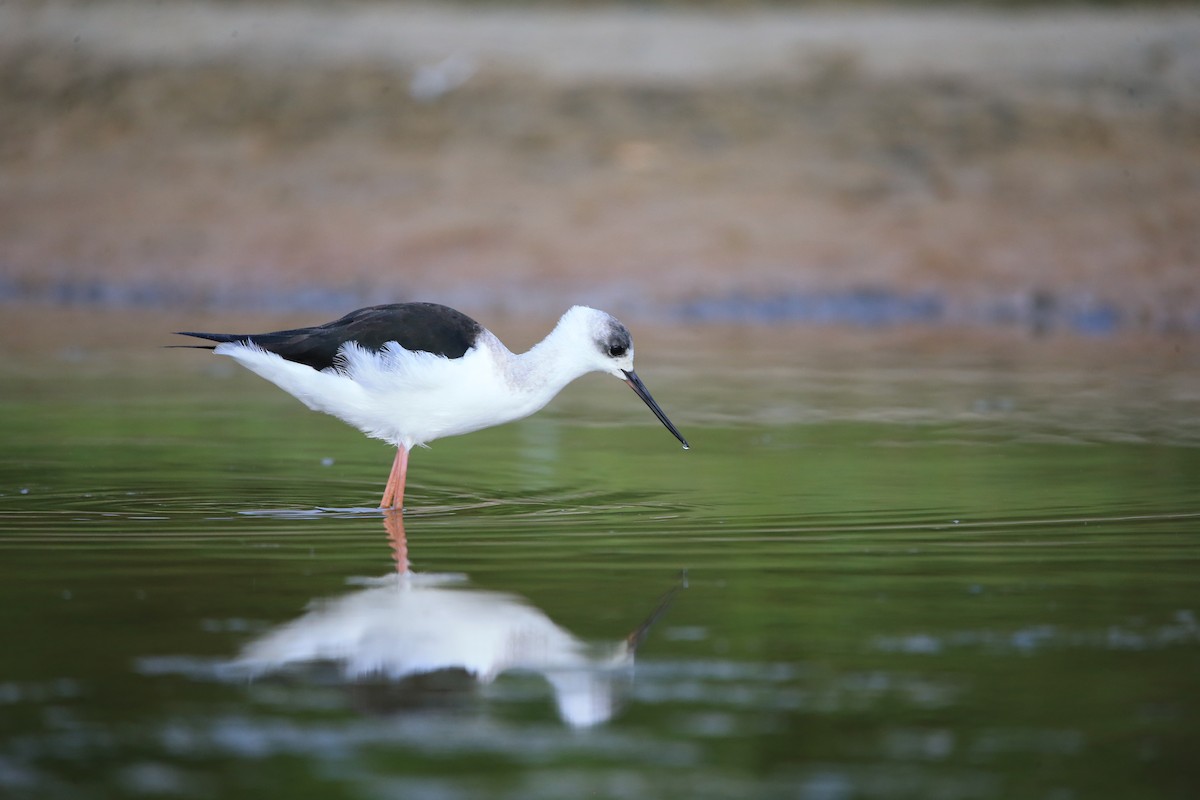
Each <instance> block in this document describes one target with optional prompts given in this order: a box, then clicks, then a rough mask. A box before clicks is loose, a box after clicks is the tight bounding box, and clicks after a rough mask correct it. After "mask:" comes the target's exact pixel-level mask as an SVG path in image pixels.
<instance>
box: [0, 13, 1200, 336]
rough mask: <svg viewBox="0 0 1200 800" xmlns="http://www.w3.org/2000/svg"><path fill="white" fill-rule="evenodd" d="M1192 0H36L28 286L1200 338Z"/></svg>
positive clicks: (320, 305)
mask: <svg viewBox="0 0 1200 800" xmlns="http://www.w3.org/2000/svg"><path fill="white" fill-rule="evenodd" d="M1197 220H1200V13H1197V10H1196V7H1195V6H1193V5H1155V4H1151V5H1142V4H1137V5H1125V4H1109V3H1105V4H1098V5H1078V4H1053V3H1051V4H1032V3H991V4H987V3H985V4H980V5H972V6H965V5H960V4H954V3H928V4H926V3H919V4H918V3H898V4H879V5H876V4H861V3H853V4H838V3H820V4H790V3H753V2H710V3H700V4H689V3H636V4H634V3H628V4H600V3H570V2H544V3H543V2H539V3H523V4H503V3H491V2H485V3H475V4H472V3H458V4H452V5H451V4H432V3H431V4H408V3H395V2H369V1H367V0H359V1H356V2H315V1H307V2H306V1H303V0H290V1H289V0H277V1H275V2H270V1H268V0H256V2H203V1H202V0H178V1H171V0H168V1H166V2H150V1H149V0H91V1H90V2H69V1H68V0H9V2H5V3H3V4H0V299H3V300H6V301H9V302H22V303H23V302H30V301H36V302H40V303H49V304H55V305H84V306H89V307H91V306H102V307H106V308H114V307H115V308H126V307H150V308H173V307H188V308H196V307H203V308H209V309H214V310H234V309H246V308H249V309H258V310H285V311H294V310H301V309H303V310H309V309H312V310H317V309H321V310H325V311H330V312H341V311H344V310H347V309H348V308H351V307H354V306H356V305H361V304H367V303H373V302H386V301H397V300H407V299H429V300H438V301H441V302H446V303H450V304H452V305H456V306H458V307H461V308H463V309H464V310H466V311H468V312H469V313H472V314H474V315H477V316H479V317H481V318H482V317H484V316H485V315H486V314H487V313H501V312H508V313H517V314H521V313H524V312H526V311H531V310H537V311H539V312H540V313H548V312H547V311H546V309H547V308H550V309H552V310H554V311H555V312H557V310H558V309H560V308H561V307H562V306H564V305H566V304H569V303H572V302H588V303H590V304H593V305H599V306H602V307H605V308H608V309H610V310H612V311H614V312H615V313H618V314H620V315H625V316H633V317H637V316H641V317H643V318H646V317H654V318H660V319H665V320H668V321H669V320H688V321H694V320H715V321H755V322H757V321H763V322H773V321H787V322H834V323H846V324H850V325H879V324H889V323H917V324H922V323H935V324H944V323H965V324H978V325H987V326H991V325H1004V326H1020V327H1024V328H1028V329H1029V330H1032V331H1035V332H1046V331H1051V330H1071V331H1077V332H1082V333H1087V334H1109V333H1115V332H1120V331H1129V330H1137V331H1154V332H1170V331H1189V330H1191V331H1194V330H1197V329H1200V292H1198V291H1197V290H1198V287H1200V282H1198V281H1197V277H1198V276H1200V263H1198V261H1200V225H1198V224H1197Z"/></svg>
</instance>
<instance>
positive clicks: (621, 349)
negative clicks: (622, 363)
mask: <svg viewBox="0 0 1200 800" xmlns="http://www.w3.org/2000/svg"><path fill="white" fill-rule="evenodd" d="M608 354H609V355H610V356H612V357H613V358H620V357H621V356H623V355H625V345H623V344H610V345H609V346H608Z"/></svg>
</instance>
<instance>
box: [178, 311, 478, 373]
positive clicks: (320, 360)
mask: <svg viewBox="0 0 1200 800" xmlns="http://www.w3.org/2000/svg"><path fill="white" fill-rule="evenodd" d="M482 330H483V326H481V325H480V324H479V323H478V322H476V321H475V320H473V319H471V318H470V317H468V316H467V315H466V314H463V313H462V312H459V311H455V310H454V309H453V308H448V307H446V306H442V305H438V304H437V303H391V304H389V305H383V306H370V307H369V308H360V309H358V310H357V311H351V312H350V313H349V314H347V315H346V316H344V317H342V318H341V319H338V320H334V321H333V322H327V323H325V324H324V325H315V326H313V327H311V328H295V329H293V330H288V331H272V332H270V333H197V332H194V331H177V333H179V334H181V335H183V336H195V337H197V338H199V339H208V340H209V341H213V342H251V343H253V344H256V345H258V346H259V347H261V348H262V349H264V350H269V351H270V352H272V353H278V354H279V355H281V356H283V357H284V358H286V359H287V360H288V361H295V362H296V363H298V364H305V365H307V366H310V367H312V368H313V369H318V370H319V369H326V368H327V367H332V366H333V365H334V361H335V359H336V357H337V354H338V350H339V349H341V346H342V345H343V344H345V343H346V342H357V343H358V345H359V346H360V347H364V348H366V349H368V350H376V351H378V350H381V349H382V348H383V346H384V344H386V343H387V342H396V343H397V344H399V345H400V346H401V347H403V348H404V349H405V350H422V351H424V352H426V353H433V354H434V355H439V356H445V357H446V358H462V356H463V354H464V353H466V352H467V350H469V349H470V348H471V347H473V346H474V345H475V340H476V339H477V338H478V337H479V334H480V332H481V331H482ZM210 349H211V348H210Z"/></svg>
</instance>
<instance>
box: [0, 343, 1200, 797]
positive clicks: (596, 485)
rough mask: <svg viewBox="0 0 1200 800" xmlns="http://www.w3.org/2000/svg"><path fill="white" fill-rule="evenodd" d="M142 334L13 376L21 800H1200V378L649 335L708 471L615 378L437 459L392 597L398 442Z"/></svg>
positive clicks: (1185, 355)
mask: <svg viewBox="0 0 1200 800" xmlns="http://www.w3.org/2000/svg"><path fill="white" fill-rule="evenodd" d="M110 321H111V320H110ZM156 326H157V327H156ZM133 328H134V330H135V331H137V333H136V335H135V334H124V336H125V337H126V338H120V337H118V340H117V341H114V342H111V343H106V342H105V341H104V336H105V333H104V331H105V325H103V324H100V323H96V324H95V327H94V329H87V330H84V331H82V332H80V334H79V336H78V341H77V342H75V343H73V344H70V345H62V346H60V345H58V344H48V345H46V347H45V348H44V349H42V350H40V351H36V352H32V351H31V352H23V351H22V350H21V348H19V347H16V346H14V344H13V343H12V342H6V347H5V349H6V351H7V352H8V353H11V354H12V356H11V357H10V358H9V359H8V360H7V361H6V362H5V364H4V365H3V366H2V367H0V381H2V383H0V402H2V406H0V411H2V412H3V413H2V414H0V441H2V442H3V452H2V453H0V641H3V642H4V645H5V646H4V652H3V655H0V795H3V796H5V797H17V798H25V797H29V798H34V797H36V798H58V797H70V798H89V797H250V796H259V797H261V796H294V797H326V798H341V797H347V798H359V797H365V798H374V797H388V798H390V797H404V798H439V799H440V798H467V797H502V798H575V797H598V798H625V797H629V798H642V797H672V798H673V797H678V798H705V797H713V798H717V797H720V798H724V797H756V798H757V797H762V798H814V799H818V800H828V799H830V798H838V799H840V798H860V797H863V798H1012V797H1022V798H1095V797H1105V798H1108V797H1111V798H1128V797H1139V798H1141V797H1177V798H1189V797H1195V796H1197V793H1198V792H1200V767H1198V766H1197V763H1196V753H1197V752H1200V725H1198V724H1197V720H1198V719H1200V499H1197V492H1196V484H1197V477H1198V476H1200V446H1198V445H1200V380H1197V378H1196V375H1197V366H1198V365H1200V360H1198V359H1197V358H1196V356H1195V353H1194V345H1192V344H1191V343H1185V344H1187V346H1186V347H1182V348H1181V347H1180V346H1179V345H1178V344H1174V345H1168V346H1166V347H1165V351H1166V353H1167V354H1166V355H1164V356H1161V357H1159V356H1145V355H1144V354H1142V352H1141V350H1139V349H1138V348H1132V350H1131V352H1133V353H1134V355H1132V356H1130V355H1123V354H1122V352H1123V351H1122V352H1117V351H1118V350H1119V348H1115V347H1113V346H1111V345H1109V344H1106V343H1089V342H1084V343H1081V344H1079V345H1078V346H1062V345H1061V343H1059V344H1058V345H1050V344H1043V343H1037V342H1022V341H1020V340H1017V341H1013V342H1001V343H999V344H998V345H997V344H996V343H994V342H992V343H980V342H971V341H963V342H954V341H953V339H954V337H949V339H950V341H944V342H942V341H939V342H938V343H935V344H932V345H923V346H900V345H897V344H895V343H894V342H893V343H892V344H889V341H890V340H889V334H887V333H881V334H878V335H868V334H863V335H857V336H853V337H849V338H845V339H838V338H837V337H833V338H835V339H836V342H835V344H833V345H828V344H827V340H828V339H829V338H830V337H832V336H833V334H830V333H828V332H822V331H819V330H817V331H813V330H802V331H787V330H777V329H746V330H737V331H710V330H678V331H665V332H656V333H654V334H652V335H649V336H647V338H646V339H645V340H642V339H639V365H638V366H639V373H640V374H642V376H643V377H644V378H645V379H646V381H647V383H648V384H649V385H650V388H651V389H652V390H653V391H654V393H655V395H656V397H657V398H658V400H659V401H660V403H661V404H662V405H663V407H664V408H665V409H666V411H667V412H668V414H670V415H671V416H672V418H673V419H674V421H675V422H676V423H677V424H678V425H679V427H680V428H681V430H682V431H683V432H684V434H685V435H686V436H688V438H689V440H690V441H691V442H692V444H693V449H692V450H691V451H689V452H683V451H681V450H680V449H679V447H678V445H677V444H675V442H674V440H673V439H672V438H671V437H670V435H669V434H668V433H667V432H666V431H664V430H663V429H662V428H661V427H659V426H658V425H657V423H656V422H655V420H654V419H653V418H652V417H651V416H650V414H649V413H648V412H647V411H646V409H645V408H644V406H642V405H641V403H640V402H639V401H638V400H637V398H636V397H634V396H633V395H632V393H630V392H629V391H628V390H627V389H626V388H625V387H623V386H622V385H621V384H620V383H619V382H618V381H613V380H611V379H609V378H606V377H603V376H591V377H589V378H586V379H584V380H583V381H581V382H580V383H579V384H577V385H576V386H573V387H571V388H570V389H569V390H568V392H566V393H565V394H564V396H562V397H560V398H559V399H558V400H556V401H555V403H553V404H552V406H551V407H550V408H549V409H547V410H546V411H545V412H543V413H542V414H540V415H538V416H537V417H534V418H532V419H530V420H527V421H525V422H522V423H517V424H513V425H509V426H505V427H502V428H498V429H494V430H491V431H485V432H481V433H478V434H474V435H471V436H468V437H463V438H460V439H452V440H445V441H441V442H437V443H435V446H434V448H433V449H432V450H429V451H419V452H417V453H415V454H414V456H413V460H412V466H411V472H410V488H409V495H408V498H407V499H408V505H409V511H408V513H407V514H406V516H405V518H404V527H405V532H406V534H407V555H408V558H409V559H410V561H411V568H412V570H413V573H412V575H411V576H409V577H407V578H397V577H396V576H395V574H394V561H393V559H394V557H395V554H394V552H393V547H392V541H391V540H390V539H389V528H388V526H387V524H386V523H387V520H385V518H384V517H383V516H382V515H381V514H380V513H379V512H376V511H373V510H371V509H370V506H371V505H372V504H373V503H375V502H377V499H378V495H379V493H380V491H381V490H382V484H383V481H384V479H385V478H386V476H387V470H388V467H389V466H390V463H391V453H390V452H389V451H388V449H387V447H386V446H385V445H382V444H380V443H377V442H371V441H368V440H366V439H364V438H363V437H361V436H359V435H358V434H357V433H355V432H354V431H352V430H350V429H348V428H346V427H344V426H343V425H341V424H340V423H338V422H337V421H336V420H331V419H328V418H324V417H320V416H318V415H314V414H312V413H311V412H308V411H306V410H305V409H304V408H303V407H301V406H300V405H299V404H298V403H296V402H295V401H294V400H291V399H290V398H288V397H286V396H285V395H282V394H281V393H280V392H278V390H276V389H274V388H273V387H271V386H270V385H268V384H266V383H265V382H263V381H261V380H259V379H257V378H255V377H254V376H252V375H249V374H246V373H242V372H239V371H237V370H235V369H232V368H230V367H228V365H224V364H221V363H218V359H216V358H214V357H212V356H210V355H207V354H203V353H199V352H195V351H172V350H158V349H153V351H152V352H150V351H148V350H147V348H146V347H145V346H144V345H145V339H146V336H147V334H146V333H145V330H147V329H149V330H150V331H151V333H150V334H149V338H150V339H151V343H152V344H153V345H158V344H165V343H170V339H169V337H159V335H158V333H157V331H158V330H159V329H160V328H161V329H162V330H169V328H168V327H163V326H161V325H159V323H158V322H157V321H154V320H147V321H146V322H145V324H144V325H133ZM634 328H635V335H636V334H637V326H636V325H635V326H634ZM1153 347H1154V348H1159V349H1163V348H1160V345H1158V344H1154V345H1153ZM1056 348H1057V349H1056ZM1155 352H1157V350H1156V351H1155ZM392 533H393V535H394V531H393V532H392ZM389 576H390V577H389ZM656 610H657V611H658V612H659V613H657V614H656V613H655V612H656ZM514 619H515V620H518V621H521V620H523V622H519V624H517V628H516V630H517V633H516V634H513V635H511V636H508V638H506V639H504V641H502V642H500V644H499V645H496V643H495V642H492V641H491V639H492V638H494V637H493V634H495V633H496V632H497V631H498V630H501V629H505V627H504V626H506V625H508V624H510V623H509V621H510V620H514ZM322 621H323V624H324V628H321V624H322ZM647 622H650V623H652V624H650V625H649V627H648V628H644V629H643V628H642V626H643V624H644V623H647ZM521 625H524V627H523V628H522V627H520V626H521ZM639 629H640V632H641V633H642V634H644V638H643V639H642V640H641V642H640V646H638V647H637V649H636V653H632V652H630V651H629V648H628V647H627V646H626V644H625V642H626V640H627V637H629V635H630V634H631V633H633V632H634V631H638V630H639ZM289 636H291V637H293V639H292V640H290V641H291V645H290V646H291V647H292V648H293V652H292V657H290V658H277V659H276V661H275V662H271V663H268V662H269V661H270V659H266V658H258V660H257V661H255V660H254V659H252V658H249V657H248V654H253V653H256V652H258V651H256V650H255V648H256V647H257V648H260V649H262V648H267V647H268V645H269V644H271V643H276V644H278V643H279V642H280V641H282V640H283V639H284V638H286V637H289ZM322 637H324V638H322ZM300 640H303V642H304V643H306V646H314V647H317V649H318V650H320V647H322V646H323V647H324V650H321V651H320V655H321V656H322V657H320V658H315V659H314V658H311V657H307V656H305V652H306V651H304V649H303V647H301V645H300V644H298V642H299V641H300ZM558 640H564V641H566V642H567V644H568V645H569V646H568V647H567V648H566V649H565V650H562V649H560V648H559V645H556V644H555V642H556V641H558ZM314 643H315V644H314ZM322 643H323V644H322ZM560 644H561V642H560ZM497 647H498V649H497ZM489 648H491V649H489ZM463 652H467V653H471V654H472V655H470V656H467V657H465V658H468V659H469V658H476V659H479V661H480V663H490V664H492V665H493V666H495V665H499V666H497V667H496V669H495V671H496V672H497V673H498V674H495V675H491V674H486V675H484V676H482V677H483V679H482V680H481V679H478V678H477V677H476V676H475V675H473V674H471V673H470V672H468V671H467V670H465V669H464V668H463V667H464V665H465V664H466V663H467V662H466V661H464V657H463V656H462V655H461V654H462V653H463ZM276 655H277V656H278V653H276ZM310 655H311V653H310ZM405 659H408V661H405ZM421 659H423V662H422V664H423V667H422V668H421V669H418V668H416V666H414V663H412V662H415V661H416V660H421ZM456 659H457V660H456ZM489 659H490V661H489ZM505 659H508V660H507V661H505ZM402 662H403V663H402ZM567 662H569V663H567ZM472 663H474V662H472ZM364 664H365V665H366V666H363V665H364ZM371 664H374V665H375V669H374V670H372V669H371ZM547 664H549V666H547ZM351 665H354V666H353V667H352V666H351ZM505 665H511V666H508V667H506V666H505ZM418 666H420V665H418ZM352 669H358V670H360V672H359V673H355V674H348V671H349V670H352ZM581 687H582V688H581Z"/></svg>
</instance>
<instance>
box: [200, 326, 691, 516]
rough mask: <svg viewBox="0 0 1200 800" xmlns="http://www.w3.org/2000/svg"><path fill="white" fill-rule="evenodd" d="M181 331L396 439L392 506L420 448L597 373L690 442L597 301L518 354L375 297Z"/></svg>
mask: <svg viewBox="0 0 1200 800" xmlns="http://www.w3.org/2000/svg"><path fill="white" fill-rule="evenodd" d="M179 333H180V334H182V335H184V336H195V337H197V338H200V339H208V340H210V341H213V342H219V344H216V345H194V346H195V347H205V348H208V349H211V350H213V351H214V352H215V353H217V354H218V355H223V356H229V357H231V358H233V359H234V360H236V361H237V362H238V363H240V364H241V365H242V366H244V367H246V368H247V369H249V370H251V371H252V372H255V373H257V374H258V375H260V376H262V377H264V378H266V379H267V380H269V381H271V382H272V383H274V384H275V385H276V386H278V387H279V388H281V389H283V390H284V391H285V392H288V393H289V394H291V395H293V396H295V397H296V398H297V399H299V400H300V401H301V402H302V403H304V404H305V405H306V406H308V407H309V408H311V409H313V410H314V411H323V412H325V413H326V414H332V415H333V416H335V417H337V418H338V419H340V420H342V421H344V422H347V423H349V424H350V425H353V426H354V427H356V428H358V429H359V430H360V431H362V432H363V433H365V434H366V435H368V436H371V437H374V438H376V439H382V440H384V441H386V442H390V443H391V444H393V445H395V447H396V458H395V461H394V462H393V463H392V471H391V474H390V475H389V476H388V481H387V486H386V487H385V489H384V492H383V500H382V501H381V503H380V507H381V508H402V507H403V505H404V483H405V479H406V476H407V474H408V454H409V451H410V450H412V448H413V447H416V446H423V445H426V444H428V443H429V442H432V441H433V440H434V439H440V438H441V437H443V436H456V435H458V434H462V433H470V432H471V431H477V430H480V429H481V428H488V427H491V426H492V425H499V424H501V423H504V422H511V421H512V420H516V419H521V418H522V417H526V416H529V415H530V414H532V413H534V412H535V411H538V410H539V409H541V408H542V407H543V406H545V405H546V404H547V403H549V402H550V400H551V399H552V398H553V397H554V396H555V395H556V394H558V393H559V392H560V391H561V390H562V389H563V387H565V386H566V385H567V384H568V383H570V382H571V381H573V380H575V379H576V378H578V377H580V376H581V375H585V374H587V373H589V372H607V373H608V374H610V375H615V376H616V377H618V378H621V379H622V380H624V381H625V382H626V383H627V384H629V386H630V388H632V389H633V391H634V392H636V393H637V395H638V397H640V398H642V400H643V401H644V402H645V403H646V405H647V406H649V407H650V410H651V411H653V412H654V415H655V416H656V417H658V419H659V420H660V421H661V422H662V424H663V425H665V426H666V427H667V430H669V431H670V432H671V433H672V434H674V435H675V438H677V439H678V440H679V441H680V442H682V443H683V447H684V449H687V447H688V443H687V440H686V439H684V438H683V435H682V434H680V433H679V431H678V430H677V429H676V428H675V426H674V425H673V424H671V421H670V420H669V419H667V415H666V414H664V413H663V410H662V409H661V408H659V406H658V403H656V402H655V401H654V398H653V397H651V396H650V392H649V391H648V390H647V389H646V385H645V384H644V383H642V381H641V379H640V378H638V376H637V373H636V372H634V370H633V339H632V337H630V335H629V330H628V329H627V328H626V327H625V326H624V325H622V324H621V323H620V322H618V321H617V320H616V319H615V318H614V317H612V316H611V315H609V314H606V313H604V312H603V311H597V310H596V309H594V308H588V307H586V306H575V307H573V308H571V309H569V310H568V311H567V313H565V314H563V315H562V318H561V319H559V321H558V324H557V325H556V326H555V327H554V330H552V331H551V332H550V335H548V336H547V337H546V338H545V339H543V340H542V341H541V342H539V343H538V344H537V345H535V346H534V347H533V348H531V349H530V350H529V352H527V353H513V352H511V351H510V350H509V349H508V348H507V347H505V346H504V344H503V343H502V342H501V341H500V340H499V339H498V338H496V336H495V335H494V334H493V333H492V332H491V331H489V330H488V329H487V328H484V327H483V326H482V325H480V324H479V323H478V322H476V321H475V320H473V319H471V318H470V317H468V316H467V315H465V314H463V313H461V312H459V311H455V310H454V309H452V308H447V307H446V306H442V305H437V304H436V303H393V304H390V305H380V306H371V307H369V308H361V309H359V310H357V311H352V312H350V313H349V314H347V315H346V316H344V317H342V318H341V319H338V320H335V321H333V322H329V323H326V324H324V325H316V326H314V327H311V328H296V329H294V330H286V331H273V332H270V333H258V334H253V333H252V334H243V333H198V332H194V331H179Z"/></svg>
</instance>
